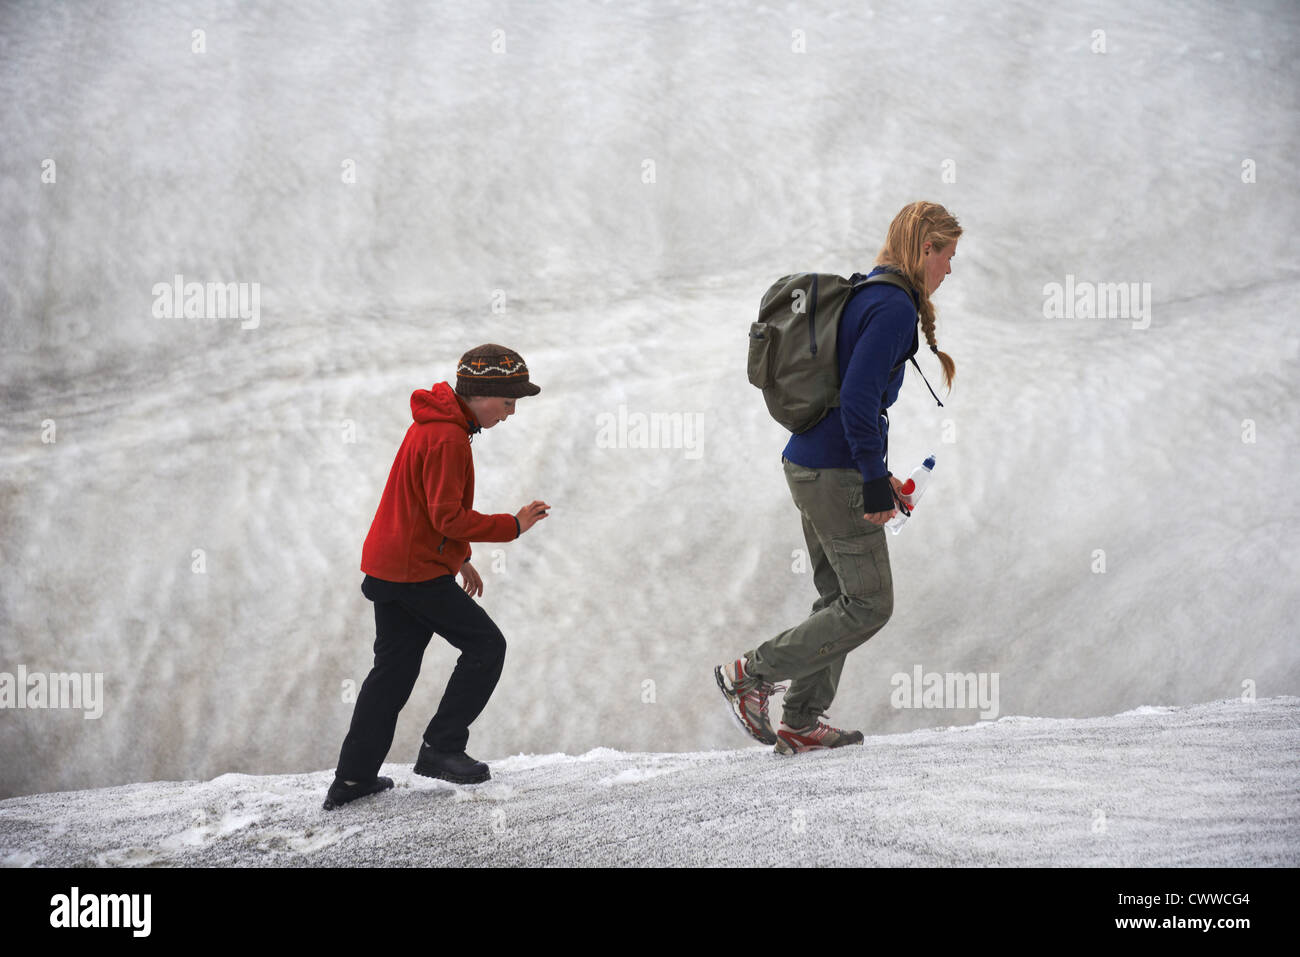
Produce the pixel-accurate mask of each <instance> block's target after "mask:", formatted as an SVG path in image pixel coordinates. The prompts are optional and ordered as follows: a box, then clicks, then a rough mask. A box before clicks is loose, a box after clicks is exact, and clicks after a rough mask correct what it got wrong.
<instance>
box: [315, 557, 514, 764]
mask: <svg viewBox="0 0 1300 957" xmlns="http://www.w3.org/2000/svg"><path fill="white" fill-rule="evenodd" d="M361 593H362V594H363V595H365V596H366V597H367V598H369V599H370V600H371V601H372V602H374V603H375V664H374V667H373V668H371V669H370V674H369V675H367V676H366V680H365V681H364V682H363V683H362V685H361V692H360V694H358V695H357V702H356V706H355V708H354V709H353V711H352V726H351V727H350V728H349V729H348V735H347V737H346V738H344V740H343V749H342V750H341V751H340V752H339V764H338V770H337V771H336V772H335V773H336V775H337V776H338V777H340V778H342V779H344V780H346V781H373V780H374V779H375V777H376V776H378V774H379V766H380V765H381V764H383V763H384V758H385V757H386V756H387V755H388V749H389V748H391V747H392V745H393V733H394V731H395V730H396V729H397V715H398V713H399V712H400V711H401V710H402V707H403V706H404V705H405V704H406V701H407V699H408V698H410V696H411V689H413V688H414V687H415V679H416V678H417V677H419V674H420V661H421V659H423V657H424V649H425V648H427V647H428V646H429V639H430V638H432V637H433V634H434V633H435V632H437V633H438V634H439V635H441V636H442V637H443V638H445V639H446V640H447V641H448V642H449V643H450V644H451V645H453V646H454V647H456V648H459V649H460V658H459V659H457V661H456V668H455V670H454V671H452V673H451V678H450V680H448V682H447V690H446V691H444V692H443V695H442V702H441V703H440V704H439V705H438V713H437V714H435V715H434V716H433V720H431V721H430V722H429V726H428V727H427V728H426V729H425V731H424V740H425V743H427V744H428V745H429V746H430V747H431V748H432V749H433V750H435V751H464V750H465V744H466V742H468V741H469V726H470V725H471V724H472V723H473V722H474V719H475V718H477V717H478V716H479V714H481V713H482V711H483V709H484V708H485V707H486V706H487V703H488V699H489V698H490V697H492V691H493V690H494V689H495V688H496V686H497V679H499V678H500V677H501V667H502V665H503V664H504V662H505V655H506V640H505V638H504V637H503V636H502V634H501V631H500V629H498V628H497V626H496V625H495V624H494V623H493V622H492V619H491V618H489V617H488V614H487V612H485V611H484V610H483V609H482V608H481V607H480V606H479V604H478V603H477V602H476V601H474V599H472V598H470V597H469V595H467V594H465V591H464V589H463V588H461V587H460V585H458V584H457V583H456V578H455V576H454V575H443V576H441V577H440V578H434V579H431V580H429V581H423V582H390V581H384V580H383V579H380V578H372V577H371V576H370V575H367V576H366V578H365V580H364V581H363V582H362V583H361Z"/></svg>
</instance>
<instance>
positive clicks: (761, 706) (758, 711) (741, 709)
mask: <svg viewBox="0 0 1300 957" xmlns="http://www.w3.org/2000/svg"><path fill="white" fill-rule="evenodd" d="M713 676H714V677H715V678H716V679H717V680H718V687H719V688H720V689H721V690H722V693H723V695H725V696H726V699H727V705H728V707H729V708H730V709H731V714H732V716H733V717H734V718H735V719H736V720H737V721H739V722H740V727H741V730H743V731H744V732H745V733H746V734H747V735H749V736H750V737H751V738H753V739H754V740H755V741H759V742H761V743H763V744H776V740H777V738H776V732H775V731H773V730H772V719H771V718H769V717H768V716H767V700H768V698H770V697H772V696H773V695H778V694H780V693H781V692H782V691H784V690H785V685H778V684H773V683H772V682H770V681H764V680H763V679H762V678H760V677H758V676H757V675H751V674H750V673H749V672H748V671H746V667H745V659H744V658H737V659H736V660H735V661H732V662H728V663H727V664H725V665H718V667H716V668H714V669H713Z"/></svg>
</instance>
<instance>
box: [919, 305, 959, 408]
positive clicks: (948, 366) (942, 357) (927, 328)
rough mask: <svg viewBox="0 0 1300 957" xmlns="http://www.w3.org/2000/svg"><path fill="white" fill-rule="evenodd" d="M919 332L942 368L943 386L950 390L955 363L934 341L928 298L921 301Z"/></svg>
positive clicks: (932, 321)
mask: <svg viewBox="0 0 1300 957" xmlns="http://www.w3.org/2000/svg"><path fill="white" fill-rule="evenodd" d="M921 331H922V332H923V333H925V341H926V342H928V343H929V344H930V351H931V352H933V353H934V354H935V355H936V356H938V357H939V364H940V365H941V366H943V381H944V385H946V386H947V387H948V389H949V390H951V389H952V380H953V379H954V378H956V376H957V363H955V362H953V361H952V356H950V355H948V353H946V352H940V351H939V346H938V345H937V344H936V343H935V341H934V306H933V305H932V304H931V303H930V297H929V296H926V297H925V299H923V300H922V301H921Z"/></svg>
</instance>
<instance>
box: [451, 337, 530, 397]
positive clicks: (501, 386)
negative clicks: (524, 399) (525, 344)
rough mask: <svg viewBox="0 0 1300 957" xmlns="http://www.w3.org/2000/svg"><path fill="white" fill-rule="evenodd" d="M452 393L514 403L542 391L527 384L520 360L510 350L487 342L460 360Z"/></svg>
mask: <svg viewBox="0 0 1300 957" xmlns="http://www.w3.org/2000/svg"><path fill="white" fill-rule="evenodd" d="M456 391H457V392H459V393H460V394H461V395H485V396H502V397H504V398H507V399H517V398H520V397H521V396H525V395H537V393H539V392H541V391H542V387H541V386H537V385H533V384H532V383H531V382H529V381H528V366H527V364H526V363H525V362H524V357H523V356H521V355H520V354H519V353H517V352H515V351H514V350H513V349H507V348H506V347H505V346H499V345H497V344H496V343H493V342H489V343H488V344H487V345H483V346H478V347H477V348H474V349H471V350H469V352H467V353H465V354H464V355H463V356H461V357H460V364H459V365H458V366H457V367H456Z"/></svg>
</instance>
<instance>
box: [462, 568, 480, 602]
mask: <svg viewBox="0 0 1300 957" xmlns="http://www.w3.org/2000/svg"><path fill="white" fill-rule="evenodd" d="M460 577H461V578H462V579H464V586H463V587H464V589H465V594H467V595H469V597H470V598H475V597H477V596H478V595H481V594H483V579H482V578H481V577H480V576H479V573H478V570H477V569H476V568H475V567H474V566H473V565H471V564H470V563H469V562H465V563H464V564H463V565H461V566H460Z"/></svg>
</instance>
